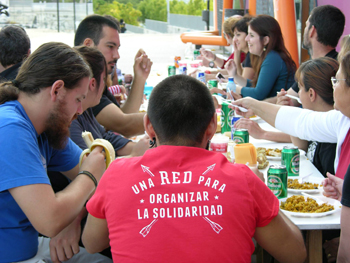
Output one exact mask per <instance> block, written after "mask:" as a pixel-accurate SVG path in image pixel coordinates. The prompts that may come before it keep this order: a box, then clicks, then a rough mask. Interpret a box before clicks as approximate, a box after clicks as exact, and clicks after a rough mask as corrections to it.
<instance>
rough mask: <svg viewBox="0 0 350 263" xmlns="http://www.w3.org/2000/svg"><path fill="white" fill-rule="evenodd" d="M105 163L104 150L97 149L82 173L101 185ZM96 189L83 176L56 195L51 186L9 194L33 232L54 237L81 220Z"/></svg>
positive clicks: (17, 189)
mask: <svg viewBox="0 0 350 263" xmlns="http://www.w3.org/2000/svg"><path fill="white" fill-rule="evenodd" d="M104 159H105V157H104V155H103V154H102V147H96V148H95V149H94V150H93V151H92V152H91V153H90V155H89V156H88V157H87V158H86V159H85V161H84V163H83V164H82V167H81V170H85V171H89V172H91V173H92V174H93V175H94V176H95V178H96V179H97V181H99V179H100V178H101V176H102V174H103V172H104V170H105V160H104ZM94 189H95V185H94V183H93V181H92V180H91V179H90V178H89V177H88V176H86V175H84V174H81V175H79V176H77V177H76V178H75V179H74V181H73V182H72V183H70V184H69V185H68V187H66V188H65V189H64V190H63V191H61V192H58V193H57V194H55V193H54V192H53V190H52V187H51V185H49V184H29V185H24V186H19V187H15V188H11V189H9V192H10V193H11V195H12V197H13V198H14V199H15V201H16V202H17V204H18V205H19V206H20V208H21V209H22V211H23V212H24V213H25V214H26V216H27V217H28V219H29V221H30V222H31V224H32V225H33V226H34V228H35V229H36V230H37V231H38V232H40V233H42V234H43V235H45V236H48V237H53V236H56V235H57V234H58V233H59V232H60V231H62V230H63V229H64V228H65V227H66V226H68V225H69V224H70V223H71V222H72V221H73V220H74V219H75V218H76V217H77V216H78V214H79V213H80V211H81V209H82V207H83V206H84V203H85V202H86V200H87V199H88V198H89V196H90V195H91V194H92V192H93V191H94ZM62 211H64V213H62Z"/></svg>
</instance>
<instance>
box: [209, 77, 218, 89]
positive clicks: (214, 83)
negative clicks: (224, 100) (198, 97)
mask: <svg viewBox="0 0 350 263" xmlns="http://www.w3.org/2000/svg"><path fill="white" fill-rule="evenodd" d="M207 85H208V88H209V89H212V88H217V87H218V81H217V80H216V79H211V80H208V84H207Z"/></svg>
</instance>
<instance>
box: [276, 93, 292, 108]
mask: <svg viewBox="0 0 350 263" xmlns="http://www.w3.org/2000/svg"><path fill="white" fill-rule="evenodd" d="M286 95H287V91H285V90H284V89H281V91H280V92H279V93H277V102H276V104H278V105H284V106H294V104H293V102H292V99H291V98H289V97H287V96H286Z"/></svg>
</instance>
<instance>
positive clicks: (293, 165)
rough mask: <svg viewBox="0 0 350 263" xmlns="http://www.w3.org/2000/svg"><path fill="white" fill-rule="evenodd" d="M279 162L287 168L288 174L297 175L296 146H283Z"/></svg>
mask: <svg viewBox="0 0 350 263" xmlns="http://www.w3.org/2000/svg"><path fill="white" fill-rule="evenodd" d="M281 164H282V165H285V166H286V168H287V173H288V176H299V166H300V152H299V149H298V147H296V146H284V147H283V149H282V156H281Z"/></svg>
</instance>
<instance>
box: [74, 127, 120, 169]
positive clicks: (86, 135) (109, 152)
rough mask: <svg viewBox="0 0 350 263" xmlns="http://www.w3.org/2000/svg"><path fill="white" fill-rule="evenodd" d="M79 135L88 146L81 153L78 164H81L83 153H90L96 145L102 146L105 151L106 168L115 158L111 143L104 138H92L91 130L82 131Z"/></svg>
mask: <svg viewBox="0 0 350 263" xmlns="http://www.w3.org/2000/svg"><path fill="white" fill-rule="evenodd" d="M81 136H82V137H83V139H84V142H85V144H86V146H87V147H88V148H87V149H85V150H84V151H83V152H82V153H81V155H80V160H79V166H81V163H82V161H83V158H84V156H85V155H87V154H88V153H90V152H91V151H92V150H93V149H94V148H95V147H96V146H102V147H103V150H104V151H105V153H106V169H107V168H108V166H109V165H110V163H111V162H113V161H114V159H115V150H114V148H113V145H112V144H111V143H110V142H109V141H107V140H105V139H95V140H94V137H92V134H91V132H87V131H85V132H82V134H81Z"/></svg>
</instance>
